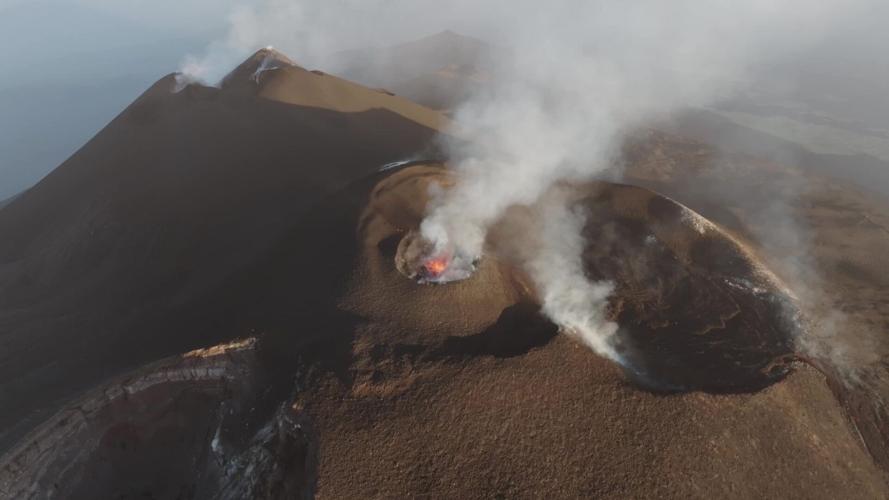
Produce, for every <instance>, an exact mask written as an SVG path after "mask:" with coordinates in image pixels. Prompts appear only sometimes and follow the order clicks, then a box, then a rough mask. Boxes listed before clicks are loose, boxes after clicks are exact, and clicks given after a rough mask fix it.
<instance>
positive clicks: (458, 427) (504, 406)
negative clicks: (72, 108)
mask: <svg viewBox="0 0 889 500" xmlns="http://www.w3.org/2000/svg"><path fill="white" fill-rule="evenodd" d="M445 40H446V41H449V42H451V43H453V40H454V37H453V36H450V35H449V36H448V37H445ZM423 43H424V44H428V43H430V42H429V41H428V40H427V41H424V42H423ZM459 46H460V47H463V48H464V49H465V47H466V44H464V43H461V44H459ZM399 50H401V51H405V50H407V49H405V48H403V47H402V48H401V49H399ZM461 50H462V49H461ZM408 52H409V51H408ZM451 130H453V128H452V127H451V121H450V119H449V118H447V117H446V116H444V115H443V114H441V113H440V112H439V111H435V110H433V109H430V108H427V107H425V106H423V105H420V104H417V103H415V102H412V101H410V100H408V99H406V98H403V97H400V96H399V95H393V94H392V93H390V92H384V91H381V90H375V89H372V88H368V87H365V86H363V85H361V84H358V83H354V82H351V81H348V80H345V79H342V78H339V77H337V76H334V75H331V74H327V73H324V72H321V71H312V70H308V69H305V68H303V67H301V66H299V65H297V64H295V63H293V62H292V61H290V60H289V59H288V58H287V57H286V56H284V55H282V54H280V53H278V52H277V51H273V50H269V49H265V50H261V51H259V52H257V53H256V54H255V55H253V56H252V57H250V58H249V59H248V60H246V61H245V62H244V63H243V64H241V65H240V66H238V67H237V68H236V69H235V70H234V71H232V72H231V73H230V74H229V75H228V76H227V77H226V78H225V79H224V80H223V81H222V83H221V85H220V86H219V87H210V86H205V85H201V84H197V83H190V84H187V85H182V82H181V81H180V82H179V83H178V85H177V77H176V75H168V76H166V77H164V78H162V79H161V80H159V81H158V82H157V83H156V84H155V85H153V86H152V87H151V88H149V89H148V90H147V91H146V92H145V93H144V94H143V95H141V96H140V97H138V98H137V99H136V100H135V101H134V102H133V103H132V104H131V105H130V106H129V107H128V108H127V109H125V110H124V111H123V112H122V113H121V114H120V115H119V116H118V117H117V118H115V119H114V120H113V121H112V122H111V123H109V124H108V126H107V127H105V128H104V129H103V130H102V131H101V132H100V133H99V134H97V135H96V136H95V137H94V138H93V139H92V140H91V141H89V142H88V143H87V144H86V145H84V146H83V148H81V149H80V150H79V151H78V152H77V153H75V154H74V155H73V156H72V157H71V158H69V159H68V160H67V161H66V162H64V163H63V164H62V165H60V166H59V167H58V168H57V169H56V170H55V171H53V172H52V173H51V174H50V175H49V176H47V177H46V178H45V179H43V180H42V181H41V182H40V183H39V184H37V185H36V186H35V187H33V188H32V189H30V190H28V191H27V192H25V193H24V194H22V195H21V196H19V197H17V198H16V199H14V200H12V201H11V202H9V204H8V205H6V206H3V207H0V328H2V336H0V339H2V342H3V344H2V345H3V350H2V353H0V356H2V358H0V388H2V390H0V408H3V411H2V413H0V429H2V433H0V445H2V449H3V450H4V454H3V455H2V458H0V496H3V497H4V498H48V497H62V498H142V497H148V498H297V497H311V496H313V495H317V496H321V497H328V498H356V497H374V498H409V497H436V498H438V497H451V498H478V497H481V498H520V497H552V498H564V497H591V496H595V497H608V498H652V497H671V498H679V497H727V496H732V497H747V498H750V497H763V496H769V497H785V498H789V497H805V498H850V497H862V498H880V497H887V496H889V482H887V475H886V474H887V470H889V469H887V466H889V460H887V457H889V455H887V451H886V450H887V448H886V441H885V439H884V438H885V437H886V434H887V433H886V431H885V429H886V428H885V426H884V425H885V423H886V420H885V419H886V413H885V412H884V410H882V408H879V407H876V408H877V410H878V411H875V412H871V411H870V410H873V409H874V408H875V406H873V405H871V406H868V405H867V404H866V403H862V401H863V398H864V396H862V395H863V394H866V393H865V392H861V391H858V390H856V389H855V388H849V387H844V386H843V384H842V383H841V382H840V381H839V380H840V379H839V378H838V377H837V374H836V373H834V372H833V371H831V370H830V369H829V368H827V367H825V366H822V365H820V364H819V363H817V362H813V360H811V359H808V358H806V356H803V355H802V354H801V353H800V352H799V349H798V347H797V345H798V344H797V342H796V340H797V339H798V337H799V335H801V332H802V331H803V330H804V329H805V328H807V320H806V314H807V310H806V309H805V308H804V307H802V306H800V303H799V298H798V294H797V292H796V291H795V290H793V287H792V286H791V285H790V284H788V282H787V281H786V280H784V279H783V277H782V274H781V272H780V266H777V265H774V264H773V261H771V260H769V259H767V258H764V257H763V254H764V250H763V249H762V248H761V247H759V246H757V244H756V240H755V238H753V237H752V236H751V233H750V232H747V231H746V230H745V227H746V226H745V224H744V223H743V220H742V218H741V217H737V216H733V214H732V213H727V212H725V211H721V210H719V209H718V208H714V206H713V205H712V204H711V203H709V202H707V201H706V200H703V199H702V198H701V197H700V196H696V194H697V193H692V192H690V191H684V190H683V188H682V187H681V186H682V184H681V183H680V182H679V181H680V178H681V177H682V175H684V174H683V172H696V173H697V174H700V175H701V176H702V177H706V175H710V174H706V173H701V172H702V171H703V170H706V169H707V168H710V167H708V166H706V165H705V164H704V163H703V161H702V158H705V157H706V156H707V154H708V153H707V149H706V146H704V145H701V144H698V143H695V142H694V141H689V140H687V139H683V138H681V137H679V136H674V135H668V134H663V133H659V132H658V133H650V134H648V133H640V135H639V136H638V138H637V139H638V142H636V143H634V144H630V145H628V146H627V151H626V155H625V156H626V158H627V161H628V163H629V165H628V166H627V169H626V171H627V175H626V177H625V178H623V179H622V180H621V182H611V181H605V180H596V181H584V182H579V181H578V182H573V183H571V184H570V185H563V186H557V187H555V188H553V189H559V190H561V191H560V193H559V195H560V196H562V197H563V198H564V199H565V200H566V202H567V203H568V204H569V205H570V207H571V208H572V209H574V210H580V211H583V213H584V214H586V222H585V224H584V226H583V228H582V231H581V234H582V236H583V241H584V245H583V249H582V254H581V258H582V264H583V269H582V272H583V274H584V276H585V277H588V278H589V279H591V280H602V281H608V282H610V283H612V284H613V293H612V294H611V295H610V296H609V299H608V303H607V304H606V307H605V314H606V316H607V319H608V320H609V321H612V322H614V323H616V324H617V325H618V330H617V334H616V335H617V337H618V338H619V342H618V343H617V344H616V347H615V349H616V350H617V352H619V353H620V359H619V360H614V359H607V358H605V357H602V356H599V355H597V354H596V353H594V352H593V351H592V350H591V349H589V348H588V347H587V346H586V345H585V344H584V343H583V342H582V341H581V339H580V338H579V337H578V336H577V335H574V334H573V333H572V332H571V331H566V330H565V329H560V327H559V326H558V325H556V324H554V323H553V322H552V321H550V320H549V319H547V318H546V317H545V316H544V315H543V314H542V313H541V310H540V309H541V303H542V298H541V291H540V290H539V289H538V288H537V287H536V286H535V284H534V282H533V280H532V279H531V278H530V277H529V276H528V273H527V272H526V271H525V270H524V269H523V268H522V267H521V266H520V265H518V264H517V262H518V260H517V259H519V257H520V256H521V254H522V253H523V252H526V251H528V250H529V249H533V248H534V245H535V241H534V240H533V237H532V235H531V233H529V232H528V231H527V228H528V227H532V226H533V224H534V223H535V221H537V220H539V217H540V207H539V206H536V205H529V206H516V207H511V208H510V209H509V210H508V211H507V212H506V213H505V215H504V216H503V217H502V218H501V219H499V220H498V221H497V223H496V225H495V226H494V227H492V229H491V231H490V232H489V234H488V237H487V240H486V241H485V251H484V253H483V254H482V255H462V254H460V249H459V248H458V247H454V248H445V249H430V248H429V245H428V242H424V241H422V236H421V233H420V228H421V224H422V221H423V219H424V217H425V216H426V215H427V207H428V205H429V202H430V196H431V194H430V193H432V192H433V191H434V188H432V186H438V187H439V189H448V186H450V185H452V184H453V183H454V182H455V181H454V176H455V175H457V174H456V173H455V172H454V171H453V170H452V169H451V168H450V166H449V164H448V159H447V158H446V157H445V156H444V153H443V152H442V151H441V149H440V147H439V145H440V144H441V143H442V142H441V141H442V140H441V136H442V135H447V134H449V133H450V131H451ZM451 139H452V140H472V138H467V137H461V138H451ZM655 150H657V151H658V152H659V153H658V154H654V153H653V151H655ZM665 165H668V166H669V168H667V167H665ZM384 167H385V168H384ZM751 168H754V167H751ZM755 168H761V166H758V167H755ZM665 172H666V173H665ZM751 172H752V173H751V174H750V177H751V178H759V177H761V176H760V175H759V174H758V172H759V171H756V170H751ZM745 179H746V177H745ZM442 186H443V187H442ZM823 210H832V208H830V207H828V206H825V207H823ZM831 213H833V212H831ZM887 213H889V212H887ZM436 259H443V260H442V261H441V262H442V264H441V266H443V267H436V266H439V263H438V261H437V260H436ZM421 268H422V270H421ZM451 271H453V272H458V271H459V277H458V278H459V279H453V280H451V279H445V280H441V281H446V283H443V284H441V286H424V285H423V283H422V282H427V281H439V278H440V277H441V276H442V275H443V274H444V273H447V272H451ZM418 273H419V274H418ZM406 277H407V278H410V279H406ZM865 278H866V277H861V279H865ZM418 282H421V283H418ZM591 307H592V304H591ZM881 411H883V413H880V412H881ZM881 433H882V434H881Z"/></svg>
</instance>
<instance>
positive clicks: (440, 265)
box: [424, 257, 448, 276]
mask: <svg viewBox="0 0 889 500" xmlns="http://www.w3.org/2000/svg"><path fill="white" fill-rule="evenodd" d="M424 267H426V271H427V272H428V273H429V274H430V275H431V276H439V275H440V274H441V273H443V272H444V270H445V269H447V268H448V259H446V258H444V257H440V258H438V259H429V260H427V261H426V264H424Z"/></svg>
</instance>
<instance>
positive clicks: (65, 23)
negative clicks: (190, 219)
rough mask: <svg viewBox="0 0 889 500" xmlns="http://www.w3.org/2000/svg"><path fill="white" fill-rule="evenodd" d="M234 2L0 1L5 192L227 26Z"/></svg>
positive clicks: (56, 160) (24, 183) (29, 179)
mask: <svg viewBox="0 0 889 500" xmlns="http://www.w3.org/2000/svg"><path fill="white" fill-rule="evenodd" d="M236 3H239V2H235V1H234V0H184V1H174V0H151V1H149V0H127V1H118V0H0V67H2V68H3V71H0V200H2V199H4V198H7V197H9V196H12V195H14V194H16V193H18V192H20V191H22V190H23V189H25V188H27V187H29V186H30V185H32V184H34V183H35V182H36V181H38V180H39V179H40V178H41V177H43V176H44V175H46V174H47V173H48V172H49V171H50V170H51V169H53V168H55V167H56V166H58V165H59V164H60V163H61V162H62V161H64V160H65V159H66V158H67V157H68V156H70V155H71V154H72V153H73V152H74V151H76V150H77V148H79V147H80V146H82V145H83V144H84V143H85V142H86V141H87V140H89V139H90V137H92V136H93V135H95V133H96V132H97V131H98V130H99V129H100V128H101V127H103V126H104V125H105V124H106V123H108V121H110V120H111V119H112V118H114V116H116V115H117V114H118V113H119V112H120V111H121V110H122V109H123V108H124V107H125V106H126V105H127V104H129V103H130V102H131V101H132V100H133V99H134V98H135V97H137V96H138V95H139V94H140V93H141V92H142V91H143V90H145V88H147V87H148V86H149V85H151V83H153V82H154V81H156V80H157V79H158V78H160V77H161V76H163V75H165V74H167V73H170V72H172V71H175V70H176V68H177V67H178V65H179V64H180V62H181V61H182V58H183V57H184V56H185V54H187V53H189V52H194V51H198V50H200V49H201V48H202V47H203V46H204V45H205V44H206V43H208V41H209V40H212V39H213V38H215V37H218V36H220V35H221V33H224V30H225V28H226V25H227V19H228V15H229V12H230V10H231V8H232V7H233V6H234V5H235V4H236ZM240 3H243V2H240Z"/></svg>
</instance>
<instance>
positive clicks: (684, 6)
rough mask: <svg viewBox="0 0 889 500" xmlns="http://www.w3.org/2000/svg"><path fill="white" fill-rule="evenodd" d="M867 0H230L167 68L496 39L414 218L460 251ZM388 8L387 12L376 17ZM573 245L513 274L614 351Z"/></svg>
mask: <svg viewBox="0 0 889 500" xmlns="http://www.w3.org/2000/svg"><path fill="white" fill-rule="evenodd" d="M867 3H869V2H858V3H856V2H846V1H843V2H839V1H828V2H818V3H814V4H813V3H811V2H804V1H800V0H791V1H783V2H774V1H769V0H755V1H749V2H733V1H728V0H723V1H709V0H680V1H677V2H660V1H656V0H637V1H630V2H611V1H591V2H588V1H574V0H571V1H566V0H561V1H555V2H549V3H547V4H546V5H545V7H544V6H542V5H541V4H540V3H539V2H531V1H526V0H520V1H510V2H504V1H482V2H469V1H460V2H455V3H453V4H449V5H448V7H447V8H446V9H444V10H446V12H441V10H442V9H443V7H442V5H441V4H440V3H438V2H428V1H420V2H416V1H372V2H365V1H361V2H358V1H346V2H336V3H332V2H324V1H301V2H293V1H283V0H271V1H267V2H264V3H262V4H260V5H259V6H257V7H253V8H242V9H238V10H236V11H234V12H233V13H232V15H231V18H230V22H231V28H230V30H229V33H228V36H227V37H226V38H225V39H224V40H220V41H217V42H214V43H213V44H212V45H211V46H210V47H209V48H208V50H207V52H206V53H205V54H203V55H199V56H190V57H188V58H187V59H186V60H185V62H184V63H183V66H182V69H181V78H182V79H183V81H186V82H187V81H195V80H198V81H202V82H204V83H210V84H212V83H214V82H216V81H218V80H219V79H220V78H221V77H222V76H223V75H224V73H225V72H226V71H228V70H230V68H232V67H233V65H234V63H235V62H236V61H238V60H240V59H242V58H243V57H244V56H245V55H247V54H249V53H250V52H252V51H254V50H256V49H258V48H260V47H263V46H267V45H270V44H271V45H272V46H274V47H276V48H280V49H281V50H283V51H284V52H285V53H287V54H289V55H290V56H292V57H293V58H294V59H295V60H296V61H297V62H298V63H300V64H307V65H312V64H316V65H319V66H320V67H321V68H323V67H324V61H325V59H326V58H327V57H328V56H331V55H333V54H335V53H336V52H337V51H339V50H341V49H344V48H346V47H356V46H359V47H360V46H367V45H370V44H382V43H392V42H398V41H402V40H407V39H409V38H411V37H415V36H417V34H420V33H430V32H435V31H440V30H444V29H454V30H457V31H459V32H462V33H465V34H469V35H472V36H475V37H478V38H480V39H484V40H486V41H489V42H491V43H493V44H495V45H497V46H499V47H501V48H502V49H503V54H504V57H503V58H502V60H498V61H496V62H492V64H491V65H490V67H488V68H486V75H485V77H486V79H487V81H486V85H485V86H484V87H483V88H482V89H483V90H479V91H477V92H475V93H474V94H471V95H470V96H469V97H468V98H467V99H466V100H465V102H463V103H462V104H460V105H459V106H458V107H457V109H456V110H455V112H454V126H453V130H452V131H451V132H452V133H451V135H449V136H447V137H446V138H444V139H442V140H443V142H444V143H445V149H446V151H447V152H448V154H449V157H450V162H451V164H452V166H453V168H454V170H455V171H456V173H457V179H458V180H457V183H456V185H455V186H454V187H453V188H452V189H448V190H436V191H435V192H434V193H433V199H432V201H431V203H430V206H429V207H428V214H427V217H426V219H425V220H424V222H423V224H422V226H421V231H422V234H423V236H424V237H425V238H426V239H427V240H429V241H430V242H431V243H432V244H433V246H434V248H435V249H437V251H438V252H441V251H444V250H445V249H449V251H450V252H456V253H457V254H458V255H465V256H469V257H467V259H470V258H476V257H479V256H481V255H482V254H483V253H484V252H485V240H486V234H487V232H488V229H489V227H490V226H491V225H492V224H496V223H497V221H498V219H499V218H500V217H501V215H502V214H503V213H504V211H505V210H506V209H507V208H508V207H510V206H513V205H527V204H532V203H534V202H535V201H536V200H538V199H539V198H540V197H541V195H543V194H544V193H545V192H546V191H547V190H548V189H549V188H550V187H551V186H552V185H553V184H554V183H555V182H556V181H559V180H575V181H576V180H586V179H592V178H595V177H596V176H597V175H600V174H601V173H602V172H603V171H605V170H606V169H608V168H609V167H613V166H614V164H615V161H614V160H615V154H616V152H617V148H618V147H619V146H620V144H621V139H622V138H623V134H624V133H625V132H627V131H628V130H631V129H632V128H633V127H635V126H638V125H640V124H642V123H645V122H649V121H652V120H655V119H658V118H660V117H662V116H665V115H667V114H668V113H670V112H673V111H677V110H680V109H683V108H686V107H693V106H704V105H706V104H708V103H710V102H712V101H713V100H715V99H718V98H723V97H727V96H729V95H731V94H732V93H733V92H736V91H739V90H741V89H743V88H744V85H745V83H746V81H747V77H748V75H749V73H750V71H751V70H752V69H753V67H761V66H765V65H768V64H770V63H772V62H776V61H781V60H782V59H783V58H785V57H788V56H790V55H792V54H793V53H794V52H796V51H800V50H803V49H805V48H806V46H807V45H808V44H812V43H816V42H817V41H819V40H820V39H821V38H822V37H824V36H827V35H828V34H829V33H830V31H829V29H828V22H830V23H833V24H831V25H830V26H837V25H838V24H839V25H842V19H843V18H844V16H852V15H853V14H855V13H858V12H859V11H858V10H857V8H858V7H861V6H863V5H866V4H867ZM395 4H398V5H395ZM393 11H397V12H401V13H403V14H402V15H400V16H398V17H397V18H392V17H391V16H389V15H388V13H389V12H393ZM833 29H835V28H833ZM343 70H344V71H346V72H348V68H343ZM545 213H547V214H548V215H549V216H550V219H549V220H547V221H545V223H543V224H541V225H539V227H540V228H541V230H544V231H547V233H548V234H558V233H560V232H561V231H569V232H571V231H578V228H579V227H582V226H583V223H582V221H579V220H577V219H578V218H582V217H583V214H582V213H580V212H577V211H574V210H572V209H570V207H562V209H560V210H556V209H552V210H547V211H546V212H545ZM554 228H555V229H554ZM579 249H580V245H577V244H572V245H549V246H543V247H541V248H540V251H541V252H546V253H550V254H549V255H538V256H535V257H534V258H533V259H531V260H529V261H528V263H527V265H528V266H529V269H528V271H529V274H530V275H531V276H532V277H533V280H534V284H535V286H536V287H537V288H539V292H540V293H541V296H542V297H543V301H544V304H543V310H544V312H545V313H546V314H547V315H549V316H550V318H551V319H552V320H553V321H555V322H557V323H558V324H559V325H560V326H562V327H563V328H564V329H565V330H566V331H569V332H575V333H577V334H579V335H580V337H581V338H582V339H584V341H585V342H586V343H587V344H588V345H590V346H591V347H592V348H593V349H595V350H596V351H597V352H598V353H600V354H603V355H606V356H609V357H612V358H614V359H617V358H618V357H617V356H616V355H615V350H614V344H615V342H616V339H614V338H613V336H614V333H615V332H616V330H617V327H616V325H614V324H612V323H610V322H607V321H604V320H603V319H601V318H602V317H604V314H603V313H602V309H603V308H604V307H605V299H606V298H607V291H608V290H609V286H610V285H609V284H608V283H591V282H588V280H585V279H584V278H583V272H582V269H580V268H579V267H578V266H579V258H580V257H579V255H575V254H574V253H575V252H578V251H579ZM566 252H569V253H568V254H566ZM575 263H576V264H575ZM571 266H574V268H571V269H570V270H568V267H571ZM461 276H462V274H461ZM566 276H573V277H572V278H571V279H570V280H569V279H566ZM578 280H579V281H581V283H578ZM580 304H584V306H583V308H585V309H586V312H585V313H584V314H582V315H581V316H584V317H583V318H579V317H578V314H577V313H576V311H577V309H578V308H579V307H580ZM597 311H598V312H597ZM589 315H592V316H593V317H594V318H595V319H593V318H590V317H587V316H589Z"/></svg>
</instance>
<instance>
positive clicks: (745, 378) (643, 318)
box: [580, 185, 798, 392]
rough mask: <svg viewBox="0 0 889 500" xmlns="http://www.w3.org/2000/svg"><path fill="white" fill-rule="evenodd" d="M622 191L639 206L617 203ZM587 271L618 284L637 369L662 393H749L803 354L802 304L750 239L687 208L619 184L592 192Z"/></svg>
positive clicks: (617, 315) (624, 339) (616, 316)
mask: <svg viewBox="0 0 889 500" xmlns="http://www.w3.org/2000/svg"><path fill="white" fill-rule="evenodd" d="M616 196H619V197H621V198H623V199H624V201H625V200H627V199H630V200H633V199H635V200H636V203H634V204H633V205H635V208H636V209H639V208H641V205H642V204H643V203H644V211H642V210H626V211H625V212H626V213H620V212H622V211H624V210H620V211H618V210H616V209H615V207H616V206H620V205H622V204H623V201H621V202H619V203H615V198H614V197H616ZM580 203H581V204H582V206H583V207H584V208H585V209H586V210H587V217H588V218H587V223H586V227H585V229H584V232H585V235H586V238H587V241H588V244H587V247H586V249H585V251H584V262H585V266H586V272H587V274H588V276H589V277H590V278H591V279H594V280H608V281H610V282H612V283H614V285H615V292H614V293H613V295H612V297H611V299H610V303H609V314H610V316H611V318H612V319H613V320H614V321H616V322H617V323H618V324H619V325H620V333H619V337H620V340H619V345H620V347H619V350H620V351H621V354H622V356H623V358H624V362H625V365H626V367H627V373H628V375H629V376H630V377H631V378H632V379H634V381H636V382H637V383H639V384H640V385H642V386H643V387H646V388H648V389H651V390H656V391H687V390H704V391H710V392H748V391H755V390H758V389H762V388H764V387H766V386H768V385H770V384H771V383H774V382H776V381H778V380H780V379H782V378H783V377H784V376H785V375H786V374H787V373H788V372H789V371H790V369H791V365H792V363H793V361H794V360H795V359H796V357H795V355H794V352H793V338H794V335H795V334H796V331H797V328H798V324H797V319H796V318H797V314H798V312H797V310H796V306H795V305H794V303H793V301H792V300H791V298H790V297H789V296H788V295H787V293H786V292H785V291H783V290H782V289H781V285H780V283H779V282H778V281H777V279H776V278H774V276H772V275H771V273H770V272H768V271H767V270H766V269H765V268H763V267H762V266H761V265H759V264H758V263H757V262H756V260H755V259H754V257H753V256H752V255H751V254H750V253H748V252H747V251H745V250H744V249H743V247H742V246H741V245H740V244H739V243H737V242H736V241H734V240H733V239H732V238H730V237H729V236H728V235H726V234H725V233H724V232H722V231H721V230H720V229H718V228H717V227H715V226H713V225H711V224H709V223H708V222H707V221H706V220H704V219H703V218H702V217H701V216H699V215H697V214H696V213H694V212H692V211H691V210H689V209H688V208H686V207H683V206H682V205H679V204H678V203H675V202H673V201H672V200H669V199H667V198H664V197H661V196H659V195H656V194H654V193H651V192H649V191H647V190H642V189H640V188H635V187H631V186H619V185H612V186H608V187H604V188H600V190H599V191H598V193H597V194H595V195H594V196H590V197H588V198H585V199H583V200H582V201H581V202H580Z"/></svg>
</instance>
